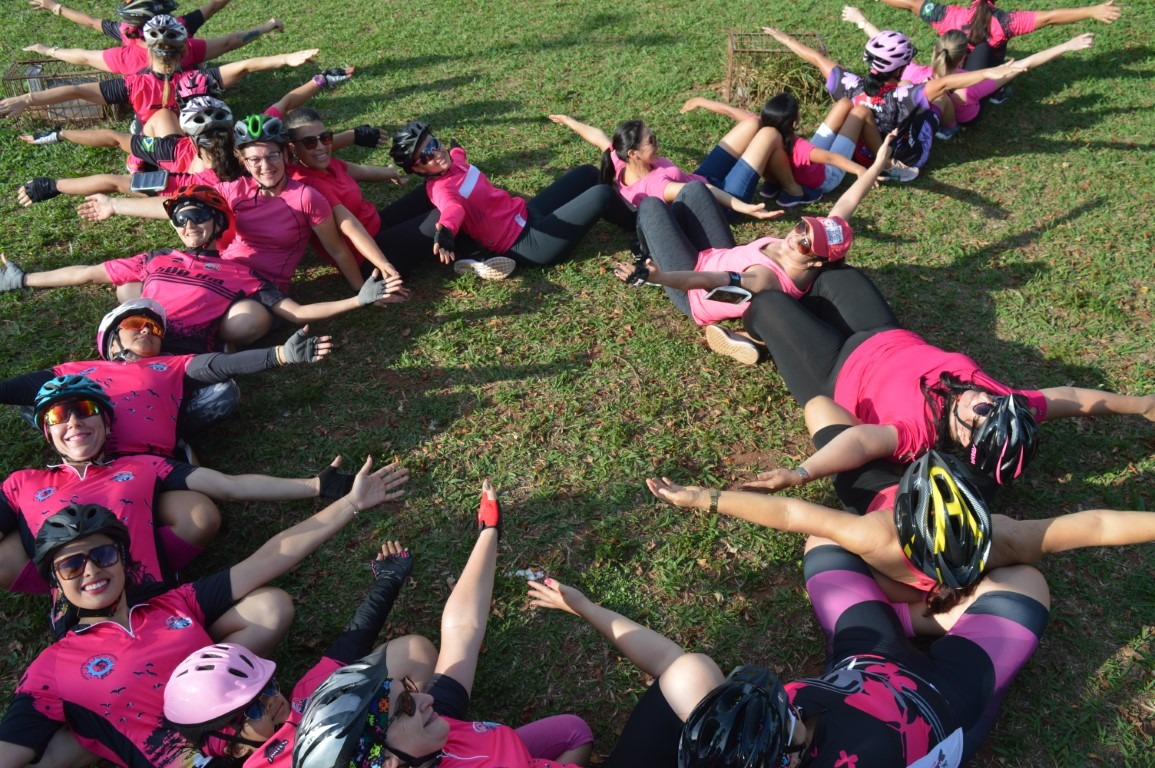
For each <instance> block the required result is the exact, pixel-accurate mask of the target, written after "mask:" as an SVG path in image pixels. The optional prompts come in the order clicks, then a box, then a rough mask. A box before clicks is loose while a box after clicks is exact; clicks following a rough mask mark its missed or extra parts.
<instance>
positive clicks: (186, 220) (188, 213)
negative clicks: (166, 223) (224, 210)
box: [172, 205, 215, 229]
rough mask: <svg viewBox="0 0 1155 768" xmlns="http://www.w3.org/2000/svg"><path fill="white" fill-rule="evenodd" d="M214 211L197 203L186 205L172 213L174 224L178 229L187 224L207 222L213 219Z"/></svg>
mask: <svg viewBox="0 0 1155 768" xmlns="http://www.w3.org/2000/svg"><path fill="white" fill-rule="evenodd" d="M214 215H215V214H214V213H213V211H210V210H208V209H206V208H198V207H197V206H195V205H190V206H186V207H184V208H181V209H180V210H179V211H177V212H176V213H174V214H173V215H172V225H173V226H174V227H176V228H177V229H180V228H181V227H183V226H185V225H186V224H207V223H208V222H210V221H212V220H213V217H214Z"/></svg>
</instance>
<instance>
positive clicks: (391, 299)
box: [273, 270, 409, 325]
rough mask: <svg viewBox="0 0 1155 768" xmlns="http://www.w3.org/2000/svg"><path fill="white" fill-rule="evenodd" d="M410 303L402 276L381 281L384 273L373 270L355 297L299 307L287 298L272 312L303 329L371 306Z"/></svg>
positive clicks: (300, 305)
mask: <svg viewBox="0 0 1155 768" xmlns="http://www.w3.org/2000/svg"><path fill="white" fill-rule="evenodd" d="M408 300H409V291H407V290H406V289H405V288H403V287H402V286H401V277H400V276H399V275H390V276H389V277H387V278H384V279H382V277H381V273H380V272H378V271H377V270H373V274H372V275H370V276H369V279H368V280H366V281H365V283H364V284H363V285H362V286H361V290H359V291H358V292H357V295H356V296H350V297H349V298H347V299H337V300H335V301H318V302H314V303H313V304H298V303H297V302H296V301H294V300H292V299H288V298H286V299H282V300H281V301H279V302H278V303H277V304H276V305H275V306H274V307H273V312H274V313H276V314H277V315H278V316H279V317H283V318H285V319H286V320H288V321H289V322H292V323H296V324H297V325H301V324H304V323H310V322H313V321H314V320H326V319H328V318H330V317H335V316H337V315H340V314H342V313H345V312H351V311H353V310H354V309H358V308H360V307H367V306H369V305H370V304H378V305H382V304H399V303H401V302H404V301H408Z"/></svg>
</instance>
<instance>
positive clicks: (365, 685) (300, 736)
mask: <svg viewBox="0 0 1155 768" xmlns="http://www.w3.org/2000/svg"><path fill="white" fill-rule="evenodd" d="M388 679H389V669H388V667H387V666H386V665H385V649H384V648H379V649H377V650H376V651H374V652H373V653H371V654H369V655H368V656H366V657H365V658H363V659H358V660H357V661H354V662H353V663H352V664H349V665H348V666H344V667H341V668H340V669H338V670H337V671H335V672H334V673H333V674H331V675H329V677H327V678H325V682H323V683H321V685H320V686H318V688H317V690H316V691H314V692H313V695H312V696H311V697H309V704H308V706H307V707H306V708H305V714H304V715H302V717H301V725H300V727H298V728H297V743H296V745H295V746H294V747H293V768H333V766H335V765H348V764H349V758H350V756H351V755H352V754H353V750H354V749H356V748H357V746H358V743H359V742H358V740H359V738H360V736H361V732H362V731H364V730H365V715H366V713H367V712H368V711H369V704H370V701H371V700H372V699H373V697H374V696H379V695H381V687H382V685H383V684H384V683H385V681H386V680H388ZM386 695H387V694H386Z"/></svg>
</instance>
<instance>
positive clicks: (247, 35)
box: [205, 19, 285, 61]
mask: <svg viewBox="0 0 1155 768" xmlns="http://www.w3.org/2000/svg"><path fill="white" fill-rule="evenodd" d="M284 30H285V22H283V21H281V20H280V19H269V20H268V21H266V22H265V23H264V24H262V25H261V26H259V27H253V28H252V29H249V30H246V31H244V32H234V33H232V34H231V35H225V36H224V37H214V38H211V39H209V40H205V61H211V60H212V59H215V58H217V57H218V56H224V55H225V54H226V53H228V52H229V51H235V50H236V49H238V48H241V47H243V46H246V45H248V44H249V43H251V42H253V41H254V40H256V39H257V38H258V37H260V36H261V35H267V34H269V33H270V32H283V31H284Z"/></svg>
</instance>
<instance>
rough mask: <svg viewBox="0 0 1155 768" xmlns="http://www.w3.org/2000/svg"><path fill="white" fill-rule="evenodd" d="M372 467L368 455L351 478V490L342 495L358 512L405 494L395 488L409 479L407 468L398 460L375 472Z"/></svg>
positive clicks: (370, 458) (371, 458) (371, 460)
mask: <svg viewBox="0 0 1155 768" xmlns="http://www.w3.org/2000/svg"><path fill="white" fill-rule="evenodd" d="M372 469H373V457H372V456H369V457H367V458H366V459H365V464H364V465H363V466H362V467H361V470H360V471H359V472H358V473H357V475H356V476H355V477H354V478H353V488H352V490H350V491H349V493H347V494H345V496H344V498H345V499H347V500H348V501H349V502H350V503H351V504H352V505H353V507H354V508H355V509H357V511H359V512H360V511H363V510H366V509H369V508H370V507H375V506H377V505H378V504H381V503H384V502H386V501H396V500H397V499H399V498H401V497H402V496H404V495H405V491H402V490H396V489H399V488H400V487H401V486H402V485H404V484H405V483H406V482H408V481H409V470H408V469H405V467H403V466H401V463H400V462H396V461H395V462H393V463H392V464H386V465H385V466H383V467H381V469H379V470H377V471H376V472H372V471H371V470H372Z"/></svg>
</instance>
